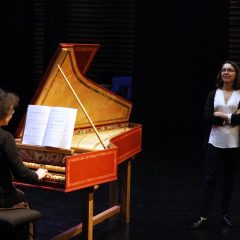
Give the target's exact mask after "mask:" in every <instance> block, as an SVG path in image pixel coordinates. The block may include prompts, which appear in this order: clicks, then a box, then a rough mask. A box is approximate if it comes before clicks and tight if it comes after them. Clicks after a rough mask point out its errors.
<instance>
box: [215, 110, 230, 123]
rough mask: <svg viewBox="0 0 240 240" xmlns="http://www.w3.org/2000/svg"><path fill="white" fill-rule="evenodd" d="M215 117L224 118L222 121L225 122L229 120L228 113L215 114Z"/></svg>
mask: <svg viewBox="0 0 240 240" xmlns="http://www.w3.org/2000/svg"><path fill="white" fill-rule="evenodd" d="M213 115H214V116H216V117H220V118H222V119H223V120H225V121H227V120H228V115H227V114H226V113H223V112H214V113H213Z"/></svg>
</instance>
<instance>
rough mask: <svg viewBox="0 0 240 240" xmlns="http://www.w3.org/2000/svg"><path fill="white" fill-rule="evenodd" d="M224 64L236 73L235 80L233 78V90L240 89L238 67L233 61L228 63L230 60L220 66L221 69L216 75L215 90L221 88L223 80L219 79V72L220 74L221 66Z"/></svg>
mask: <svg viewBox="0 0 240 240" xmlns="http://www.w3.org/2000/svg"><path fill="white" fill-rule="evenodd" d="M226 63H229V64H231V65H232V67H233V68H234V69H235V71H236V78H235V80H234V82H233V89H240V67H239V65H238V64H237V63H236V62H233V61H230V60H227V61H225V62H224V63H223V64H222V65H221V68H220V70H219V72H218V75H217V82H216V87H217V88H222V87H223V80H222V77H221V72H222V68H223V65H224V64H226Z"/></svg>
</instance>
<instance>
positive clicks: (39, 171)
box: [36, 168, 48, 179]
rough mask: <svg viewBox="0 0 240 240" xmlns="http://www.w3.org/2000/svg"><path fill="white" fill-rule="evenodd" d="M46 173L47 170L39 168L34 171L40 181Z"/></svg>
mask: <svg viewBox="0 0 240 240" xmlns="http://www.w3.org/2000/svg"><path fill="white" fill-rule="evenodd" d="M47 173H48V170H47V169H43V168H39V169H38V170H37V171H36V174H37V175H38V179H42V178H44V177H45V176H46V175H47Z"/></svg>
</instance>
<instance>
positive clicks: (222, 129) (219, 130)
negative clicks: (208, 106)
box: [208, 89, 240, 148]
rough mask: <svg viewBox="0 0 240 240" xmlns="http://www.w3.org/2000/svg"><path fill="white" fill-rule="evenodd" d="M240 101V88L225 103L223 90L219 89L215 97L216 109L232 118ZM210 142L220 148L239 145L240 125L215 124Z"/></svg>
mask: <svg viewBox="0 0 240 240" xmlns="http://www.w3.org/2000/svg"><path fill="white" fill-rule="evenodd" d="M239 101H240V90H235V91H233V93H232V95H231V97H230V98H229V100H228V102H227V103H225V101H224V93H223V90H221V89H217V91H216V94H215V98H214V111H218V112H223V113H226V114H228V115H229V116H230V118H231V114H232V113H234V112H236V111H237V109H238V104H239ZM208 142H209V143H211V144H212V145H213V146H215V147H218V148H235V147H239V125H233V126H232V125H225V126H216V125H213V126H212V129H211V132H210V137H209V141H208Z"/></svg>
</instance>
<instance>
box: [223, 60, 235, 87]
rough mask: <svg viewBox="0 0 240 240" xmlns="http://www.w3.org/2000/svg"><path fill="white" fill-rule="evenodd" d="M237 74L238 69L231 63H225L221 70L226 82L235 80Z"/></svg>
mask: <svg viewBox="0 0 240 240" xmlns="http://www.w3.org/2000/svg"><path fill="white" fill-rule="evenodd" d="M236 76H237V73H236V70H235V69H234V67H233V66H232V65H231V64H230V63H225V64H224V65H223V67H222V70H221V78H222V80H223V82H224V83H226V84H229V83H232V84H233V82H234V80H235V78H236Z"/></svg>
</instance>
